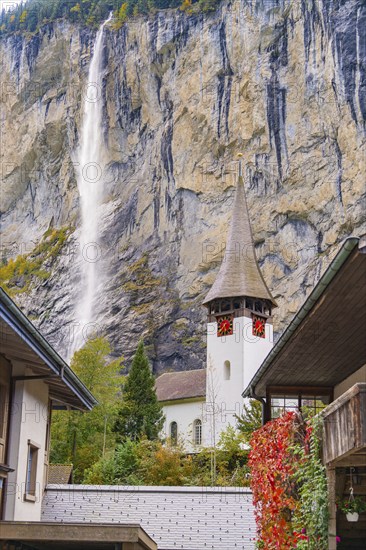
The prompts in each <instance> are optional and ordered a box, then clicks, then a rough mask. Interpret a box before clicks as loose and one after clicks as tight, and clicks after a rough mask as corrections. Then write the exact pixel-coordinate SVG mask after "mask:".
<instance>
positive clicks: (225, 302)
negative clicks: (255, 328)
mask: <svg viewBox="0 0 366 550" xmlns="http://www.w3.org/2000/svg"><path fill="white" fill-rule="evenodd" d="M230 310H231V301H230V300H223V301H222V302H221V311H230Z"/></svg>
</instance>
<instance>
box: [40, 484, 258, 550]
mask: <svg viewBox="0 0 366 550" xmlns="http://www.w3.org/2000/svg"><path fill="white" fill-rule="evenodd" d="M42 521H64V522H75V523H78V522H81V523H85V522H88V523H98V522H105V523H140V524H141V526H142V527H143V529H145V531H146V532H147V533H148V534H149V535H150V536H151V537H152V538H153V539H154V540H155V541H156V542H157V544H158V548H159V550H176V549H180V550H182V549H183V550H201V549H210V550H219V549H220V550H233V549H238V550H239V549H240V550H244V549H245V550H253V549H254V539H255V520H254V513H253V505H252V495H251V492H250V491H248V489H246V488H240V487H214V488H211V487H131V486H130V487H124V486H108V485H103V486H90V485H49V486H48V487H47V490H46V493H45V496H44V499H43V505H42Z"/></svg>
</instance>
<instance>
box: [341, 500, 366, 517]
mask: <svg viewBox="0 0 366 550" xmlns="http://www.w3.org/2000/svg"><path fill="white" fill-rule="evenodd" d="M338 507H339V509H340V510H341V511H342V512H344V513H345V514H346V518H347V520H348V521H358V517H359V514H361V513H362V512H366V501H365V500H363V498H362V497H354V496H353V495H351V497H350V498H347V499H344V500H341V501H340V503H339V505H338Z"/></svg>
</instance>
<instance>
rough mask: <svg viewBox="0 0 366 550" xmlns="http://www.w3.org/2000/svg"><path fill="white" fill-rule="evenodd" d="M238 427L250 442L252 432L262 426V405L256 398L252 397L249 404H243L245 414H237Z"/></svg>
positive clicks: (247, 441) (246, 440)
mask: <svg viewBox="0 0 366 550" xmlns="http://www.w3.org/2000/svg"><path fill="white" fill-rule="evenodd" d="M236 419H237V421H238V424H237V428H238V430H239V431H240V432H241V433H242V434H243V436H244V440H245V442H246V443H247V444H249V441H250V438H251V436H252V433H253V432H255V431H256V430H259V428H260V427H261V426H262V405H261V404H260V402H259V401H256V400H255V399H250V401H249V405H243V414H242V415H241V416H236Z"/></svg>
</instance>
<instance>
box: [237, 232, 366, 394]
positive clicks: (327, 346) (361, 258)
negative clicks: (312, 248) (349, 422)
mask: <svg viewBox="0 0 366 550" xmlns="http://www.w3.org/2000/svg"><path fill="white" fill-rule="evenodd" d="M365 326H366V236H364V237H360V238H358V237H350V238H348V239H346V240H345V241H344V242H343V244H342V246H341V248H340V250H339V252H338V254H337V256H336V257H335V258H334V260H333V261H332V263H331V264H330V265H329V267H328V269H327V270H326V272H325V273H324V275H323V276H322V278H321V279H320V280H319V282H318V283H317V285H316V286H315V288H314V290H313V291H312V293H311V294H310V296H309V297H308V298H307V300H306V301H305V303H304V305H303V306H302V307H301V308H300V310H299V312H298V313H297V314H296V316H295V317H294V319H293V320H292V321H291V323H290V325H289V326H288V328H287V329H286V331H285V332H284V333H283V335H282V337H281V338H280V339H279V340H278V342H277V344H276V345H275V346H274V348H273V349H272V351H271V352H270V353H269V354H268V356H267V358H266V359H265V360H264V362H263V363H262V365H261V367H260V368H259V370H258V371H257V373H256V374H255V376H254V377H253V378H252V380H251V382H250V383H249V385H248V387H247V388H246V389H245V390H244V392H243V397H249V396H259V397H265V395H266V388H268V387H270V386H287V387H288V386H318V387H334V386H336V385H337V384H339V383H340V382H342V380H344V379H345V378H347V377H348V376H350V375H351V374H352V373H353V372H355V371H357V370H358V369H360V368H361V367H362V366H363V365H364V364H366V338H365Z"/></svg>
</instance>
